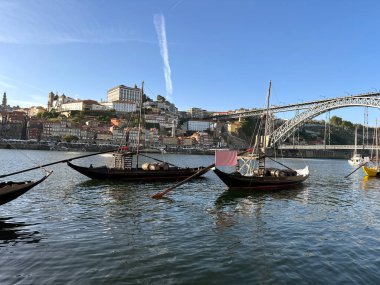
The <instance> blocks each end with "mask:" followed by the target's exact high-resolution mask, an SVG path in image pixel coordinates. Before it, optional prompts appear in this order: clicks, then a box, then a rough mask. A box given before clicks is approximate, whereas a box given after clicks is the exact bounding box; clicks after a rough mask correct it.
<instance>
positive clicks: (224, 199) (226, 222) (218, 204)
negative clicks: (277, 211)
mask: <svg viewBox="0 0 380 285" xmlns="http://www.w3.org/2000/svg"><path fill="white" fill-rule="evenodd" d="M305 188H306V187H305V185H303V184H299V185H294V186H292V189H284V190H254V191H247V189H246V188H242V189H239V188H233V189H227V190H226V191H224V192H223V193H222V194H221V195H220V196H219V197H218V198H217V199H216V201H215V207H214V209H213V211H212V212H211V214H212V215H213V216H214V217H215V225H216V227H217V228H218V229H223V228H227V227H231V226H233V225H235V224H237V220H238V219H236V218H235V216H238V215H245V216H254V217H256V219H257V227H259V228H260V225H262V224H264V223H263V222H260V220H261V213H262V211H263V209H264V207H265V203H266V201H269V200H289V199H290V200H293V199H296V198H297V197H298V196H299V194H300V193H302V192H303V190H304V189H305Z"/></svg>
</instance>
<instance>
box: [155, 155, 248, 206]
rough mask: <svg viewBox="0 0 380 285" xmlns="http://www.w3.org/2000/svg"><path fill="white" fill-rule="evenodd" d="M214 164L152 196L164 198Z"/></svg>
mask: <svg viewBox="0 0 380 285" xmlns="http://www.w3.org/2000/svg"><path fill="white" fill-rule="evenodd" d="M246 152H247V151H243V152H240V153H238V154H237V156H239V155H242V154H244V153H246ZM214 166H215V163H213V164H211V165H209V166H206V167H205V168H203V169H201V170H199V171H198V172H196V173H194V174H193V175H191V176H189V177H187V178H186V179H184V180H182V181H180V182H178V183H177V184H175V185H173V186H172V187H169V188H166V189H165V190H164V191H162V192H159V193H156V194H154V195H153V196H152V198H155V199H159V198H162V197H163V196H164V195H165V194H166V193H168V192H170V191H172V190H173V189H175V188H177V187H178V186H181V185H182V184H184V183H186V182H187V181H189V180H190V179H193V178H195V177H198V176H201V175H203V174H205V173H206V172H207V171H209V170H210V169H211V168H213V167H214Z"/></svg>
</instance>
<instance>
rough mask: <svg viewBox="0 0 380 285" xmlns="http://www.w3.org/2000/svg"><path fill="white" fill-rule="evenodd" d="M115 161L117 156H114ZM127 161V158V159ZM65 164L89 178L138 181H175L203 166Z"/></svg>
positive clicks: (122, 157)
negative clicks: (87, 165)
mask: <svg viewBox="0 0 380 285" xmlns="http://www.w3.org/2000/svg"><path fill="white" fill-rule="evenodd" d="M114 155H115V156H116V157H119V159H120V158H121V159H124V161H125V160H126V159H125V158H128V157H131V156H132V154H129V153H127V154H125V156H123V153H115V154H114ZM115 160H116V161H117V158H115ZM127 160H128V161H129V159H127ZM67 165H68V166H69V167H71V168H72V169H74V170H76V171H78V172H79V173H81V174H83V175H85V176H87V177H89V178H91V179H100V180H116V181H126V182H127V181H135V182H136V181H140V182H149V181H175V180H182V179H185V178H187V177H189V176H191V175H193V174H195V173H197V172H200V170H202V169H204V167H198V168H180V167H176V166H169V164H167V163H151V164H143V165H142V167H131V166H130V165H129V167H128V164H124V166H123V163H121V164H119V166H116V167H107V166H100V167H92V166H90V167H82V166H78V165H75V164H72V163H71V162H67ZM202 174H203V173H202ZM199 176H201V174H200V175H199Z"/></svg>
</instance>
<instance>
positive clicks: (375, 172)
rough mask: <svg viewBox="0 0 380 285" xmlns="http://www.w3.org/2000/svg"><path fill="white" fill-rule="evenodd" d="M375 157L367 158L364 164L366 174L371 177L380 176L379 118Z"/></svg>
mask: <svg viewBox="0 0 380 285" xmlns="http://www.w3.org/2000/svg"><path fill="white" fill-rule="evenodd" d="M375 145H376V148H375V152H376V155H375V159H374V160H373V159H372V160H370V159H369V158H365V160H364V165H363V166H362V168H363V172H364V174H365V175H367V176H369V177H377V176H380V166H379V148H378V145H379V143H378V133H377V120H376V128H375Z"/></svg>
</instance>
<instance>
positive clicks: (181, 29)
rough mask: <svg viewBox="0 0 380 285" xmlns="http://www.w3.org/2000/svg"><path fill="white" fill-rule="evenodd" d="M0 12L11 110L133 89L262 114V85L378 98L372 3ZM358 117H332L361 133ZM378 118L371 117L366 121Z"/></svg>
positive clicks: (211, 3) (229, 0) (124, 0)
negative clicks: (52, 96) (55, 98)
mask: <svg viewBox="0 0 380 285" xmlns="http://www.w3.org/2000/svg"><path fill="white" fill-rule="evenodd" d="M0 11H1V16H0V94H1V95H2V94H3V93H4V92H6V94H7V99H8V104H10V105H11V106H15V105H19V106H21V107H30V106H39V105H41V106H45V107H46V105H47V99H48V93H49V92H51V91H53V92H54V93H56V92H58V94H59V95H61V94H63V93H64V94H65V95H66V96H69V97H72V98H78V99H82V100H85V99H93V100H98V101H101V100H103V101H105V100H106V98H107V90H109V89H111V88H113V87H115V86H118V85H121V84H124V85H127V86H134V85H135V84H136V85H138V86H139V85H141V82H142V81H144V90H145V93H146V94H147V95H148V96H150V97H151V98H152V99H156V97H157V95H162V96H164V97H165V98H166V99H167V100H169V101H170V102H172V103H174V104H175V105H176V106H177V107H178V109H179V110H187V109H189V108H191V107H198V108H203V109H206V110H209V111H228V110H234V109H238V108H262V107H264V106H265V97H266V93H267V88H268V82H269V80H271V81H272V90H271V91H272V92H271V104H272V105H284V104H294V103H297V102H306V101H313V100H322V99H325V98H332V97H340V96H345V95H356V94H359V93H366V92H375V91H378V90H379V91H380V81H379V79H380V76H379V75H380V17H379V15H378V14H379V12H380V2H379V1H376V0H363V1H357V0H335V1H331V0H319V1H314V0H292V1H283V0H266V1H255V0H81V1H77V0H33V1H30V0H0ZM363 109H364V108H363V107H355V108H343V109H339V110H336V111H331V112H330V116H333V115H337V116H340V117H342V118H343V119H345V120H350V121H352V122H356V123H361V124H363V121H364V119H363V118H364V115H363ZM293 115H294V114H293ZM379 115H380V112H379V110H378V109H373V108H370V109H369V121H370V124H371V123H373V122H374V120H375V118H377V117H379V118H380V116H379ZM284 116H292V115H291V114H290V115H289V114H288V115H284ZM325 117H327V115H326V114H325V115H322V116H320V118H322V119H324V118H325Z"/></svg>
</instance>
